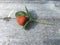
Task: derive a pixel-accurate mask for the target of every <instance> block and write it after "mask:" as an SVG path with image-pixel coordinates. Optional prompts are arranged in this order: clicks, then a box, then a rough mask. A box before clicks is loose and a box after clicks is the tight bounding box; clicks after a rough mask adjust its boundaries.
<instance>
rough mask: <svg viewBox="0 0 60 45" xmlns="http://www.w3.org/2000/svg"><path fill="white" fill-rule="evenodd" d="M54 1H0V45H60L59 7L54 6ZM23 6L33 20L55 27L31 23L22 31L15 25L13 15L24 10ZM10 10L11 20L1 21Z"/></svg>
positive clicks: (20, 27) (21, 28)
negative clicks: (52, 24)
mask: <svg viewBox="0 0 60 45" xmlns="http://www.w3.org/2000/svg"><path fill="white" fill-rule="evenodd" d="M55 1H56V0H54V1H48V0H43V1H42V0H31V1H30V0H25V1H24V0H22V1H19V0H17V1H16V0H15V1H14V0H0V45H60V12H59V11H60V9H59V5H58V7H56V6H55V4H56V2H55ZM12 2H14V3H12ZM19 2H20V3H19ZM25 6H27V8H28V9H29V11H30V12H31V16H32V17H33V18H36V19H37V20H41V21H45V22H49V23H56V25H57V26H51V25H44V24H36V23H32V24H30V25H29V27H28V29H27V30H24V29H23V27H22V26H20V25H18V24H17V22H16V20H15V18H16V17H15V13H16V12H17V11H20V10H25ZM12 10H13V13H12V14H11V17H12V19H11V20H10V21H9V22H6V21H5V20H3V18H4V17H6V16H8V15H9V13H10V12H11V11H12ZM13 18H14V19H13Z"/></svg>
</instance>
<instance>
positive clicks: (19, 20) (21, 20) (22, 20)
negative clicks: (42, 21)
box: [16, 16, 26, 25]
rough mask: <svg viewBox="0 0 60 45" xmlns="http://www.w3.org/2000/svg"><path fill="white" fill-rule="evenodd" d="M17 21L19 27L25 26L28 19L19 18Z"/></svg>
mask: <svg viewBox="0 0 60 45" xmlns="http://www.w3.org/2000/svg"><path fill="white" fill-rule="evenodd" d="M16 21H17V23H18V24H19V25H24V23H25V22H26V17H25V16H17V17H16Z"/></svg>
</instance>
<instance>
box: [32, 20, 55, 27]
mask: <svg viewBox="0 0 60 45" xmlns="http://www.w3.org/2000/svg"><path fill="white" fill-rule="evenodd" d="M32 22H36V23H40V24H47V25H53V26H56V24H55V23H48V22H41V21H38V20H32Z"/></svg>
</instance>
